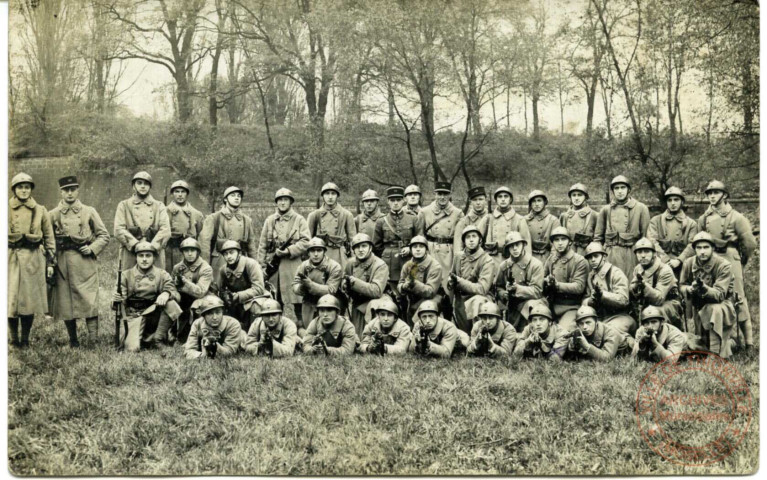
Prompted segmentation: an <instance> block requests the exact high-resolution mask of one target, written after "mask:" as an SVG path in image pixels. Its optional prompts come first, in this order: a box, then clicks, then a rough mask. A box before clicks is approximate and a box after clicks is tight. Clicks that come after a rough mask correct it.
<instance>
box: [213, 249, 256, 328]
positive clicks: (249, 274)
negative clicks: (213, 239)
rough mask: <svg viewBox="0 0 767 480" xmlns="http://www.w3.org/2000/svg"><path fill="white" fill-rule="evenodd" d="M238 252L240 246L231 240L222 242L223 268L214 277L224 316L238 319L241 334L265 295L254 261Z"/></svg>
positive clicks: (251, 320) (253, 317)
mask: <svg viewBox="0 0 767 480" xmlns="http://www.w3.org/2000/svg"><path fill="white" fill-rule="evenodd" d="M240 249H241V247H240V244H239V243H238V242H235V241H234V240H227V241H226V242H224V245H223V246H222V247H221V249H220V252H221V256H222V257H223V258H224V261H225V262H226V265H224V267H223V268H222V269H221V270H219V271H218V274H215V277H214V278H215V279H216V280H215V283H216V290H217V291H218V295H219V296H220V297H221V299H222V300H223V301H224V307H225V308H226V313H227V315H230V316H232V317H234V318H236V319H237V320H239V322H240V326H241V327H242V331H243V332H247V331H248V329H249V328H250V324H251V323H252V322H253V320H254V319H255V318H256V317H257V316H258V313H259V312H260V311H261V305H262V304H263V303H264V301H265V300H266V299H267V298H269V296H268V294H267V293H266V289H265V287H264V274H263V272H261V267H260V266H259V265H258V262H257V261H255V260H254V259H252V258H248V257H246V256H244V255H242V251H241V250H240Z"/></svg>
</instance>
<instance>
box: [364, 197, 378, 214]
mask: <svg viewBox="0 0 767 480" xmlns="http://www.w3.org/2000/svg"><path fill="white" fill-rule="evenodd" d="M377 206H378V200H363V201H362V208H364V209H365V212H367V213H373V212H374V211H375V209H376V207H377Z"/></svg>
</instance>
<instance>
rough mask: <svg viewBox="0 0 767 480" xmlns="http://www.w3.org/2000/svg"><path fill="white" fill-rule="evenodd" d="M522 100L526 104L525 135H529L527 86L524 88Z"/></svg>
mask: <svg viewBox="0 0 767 480" xmlns="http://www.w3.org/2000/svg"><path fill="white" fill-rule="evenodd" d="M522 102H523V103H524V105H525V136H527V131H528V127H527V89H526V88H523V89H522Z"/></svg>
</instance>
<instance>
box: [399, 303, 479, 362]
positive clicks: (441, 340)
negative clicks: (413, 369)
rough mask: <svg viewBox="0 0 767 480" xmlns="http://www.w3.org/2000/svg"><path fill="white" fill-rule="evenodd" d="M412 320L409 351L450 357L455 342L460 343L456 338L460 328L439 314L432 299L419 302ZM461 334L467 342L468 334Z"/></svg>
mask: <svg viewBox="0 0 767 480" xmlns="http://www.w3.org/2000/svg"><path fill="white" fill-rule="evenodd" d="M413 321H414V323H415V327H413V341H412V342H410V347H409V348H408V351H410V352H415V353H416V354H418V355H421V356H424V357H440V358H450V357H451V356H452V355H453V353H454V352H455V350H456V343H462V342H460V341H459V339H458V332H459V331H460V330H458V329H457V328H455V325H453V324H452V323H451V322H448V321H447V320H445V319H444V318H442V317H440V316H439V310H438V309H437V304H436V303H434V302H433V301H432V300H426V301H425V302H423V303H421V306H420V307H418V312H416V316H415V318H414V320H413ZM461 333H463V332H461ZM463 335H464V336H465V341H466V343H467V344H468V343H469V336H468V335H466V334H465V333H463ZM459 350H461V349H460V348H459Z"/></svg>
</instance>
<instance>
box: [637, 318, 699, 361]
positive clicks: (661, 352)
mask: <svg viewBox="0 0 767 480" xmlns="http://www.w3.org/2000/svg"><path fill="white" fill-rule="evenodd" d="M640 322H641V324H642V326H641V327H639V328H638V329H637V333H636V337H635V339H634V349H633V350H632V352H631V356H632V357H633V358H639V359H641V360H646V361H650V362H660V361H661V360H664V359H665V358H667V357H670V356H671V355H675V354H677V353H679V352H681V351H683V350H684V349H685V347H686V346H687V337H686V336H685V334H684V333H682V332H681V331H679V329H678V328H676V327H675V326H673V325H669V324H668V323H666V322H665V317H664V316H663V313H662V312H661V311H660V309H658V308H657V307H654V306H652V305H650V306H649V307H647V308H645V309H644V310H642V316H641V318H640Z"/></svg>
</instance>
